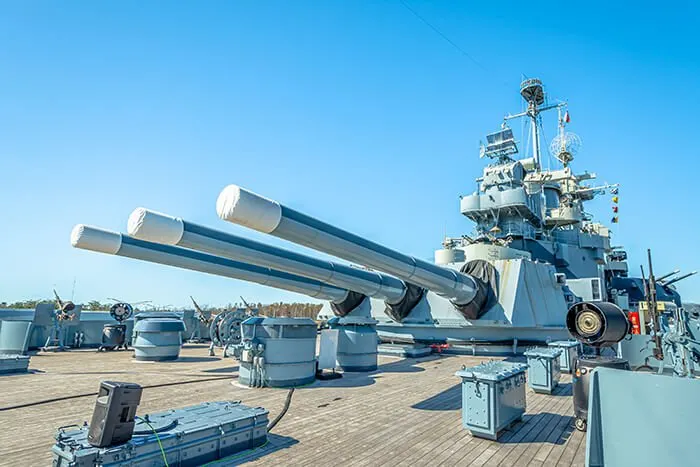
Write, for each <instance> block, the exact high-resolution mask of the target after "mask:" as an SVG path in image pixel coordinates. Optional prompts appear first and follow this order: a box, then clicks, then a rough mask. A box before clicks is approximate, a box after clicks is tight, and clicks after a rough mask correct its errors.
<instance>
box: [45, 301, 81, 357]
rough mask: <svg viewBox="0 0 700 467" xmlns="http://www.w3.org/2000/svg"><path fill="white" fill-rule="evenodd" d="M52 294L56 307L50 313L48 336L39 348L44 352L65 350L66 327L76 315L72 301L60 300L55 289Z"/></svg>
mask: <svg viewBox="0 0 700 467" xmlns="http://www.w3.org/2000/svg"><path fill="white" fill-rule="evenodd" d="M53 295H54V297H55V299H56V305H57V308H55V309H54V311H53V314H52V315H51V322H52V326H51V328H50V330H49V336H48V337H47V339H46V343H45V344H44V347H42V348H41V350H42V351H44V352H49V351H55V350H65V348H66V346H65V338H66V327H67V325H68V323H69V322H71V321H73V320H75V319H76V316H77V315H76V313H75V310H76V306H75V304H74V303H73V302H72V301H70V300H69V301H65V302H64V301H63V300H61V297H59V296H58V292H56V289H53Z"/></svg>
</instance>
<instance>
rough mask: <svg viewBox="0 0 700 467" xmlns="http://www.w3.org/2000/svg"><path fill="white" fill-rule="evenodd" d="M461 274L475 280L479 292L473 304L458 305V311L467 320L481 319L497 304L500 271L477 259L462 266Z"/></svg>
mask: <svg viewBox="0 0 700 467" xmlns="http://www.w3.org/2000/svg"><path fill="white" fill-rule="evenodd" d="M461 272H463V273H464V274H469V275H470V276H472V277H473V278H474V282H476V285H477V291H476V296H475V297H474V299H473V300H472V301H471V302H469V303H467V304H466V305H458V306H457V309H458V310H459V311H460V312H461V313H462V315H463V316H464V317H465V318H467V319H479V318H480V317H481V316H482V315H483V314H484V313H486V312H487V311H488V310H489V309H490V308H491V307H492V306H493V305H495V303H496V299H497V297H498V271H496V268H494V267H493V265H491V263H489V262H488V261H484V260H481V259H475V260H472V261H469V262H468V263H467V264H465V265H464V266H462V269H461Z"/></svg>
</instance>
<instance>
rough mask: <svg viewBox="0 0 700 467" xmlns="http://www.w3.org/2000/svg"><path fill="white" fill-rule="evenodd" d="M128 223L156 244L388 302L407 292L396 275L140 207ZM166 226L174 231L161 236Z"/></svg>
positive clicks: (133, 232)
mask: <svg viewBox="0 0 700 467" xmlns="http://www.w3.org/2000/svg"><path fill="white" fill-rule="evenodd" d="M133 217H137V218H138V221H136V220H132V218H133ZM129 226H130V228H129V234H130V235H132V236H134V237H135V238H139V239H142V240H147V241H153V242H158V243H164V242H163V240H164V239H165V240H169V241H170V242H171V243H170V244H172V245H177V246H181V247H183V248H189V249H191V250H197V251H202V252H205V253H209V254H212V255H216V256H220V257H223V258H228V259H231V260H235V261H242V262H245V263H249V264H254V265H256V266H261V267H266V268H273V269H278V270H280V271H285V272H288V273H291V274H296V275H299V276H304V277H310V278H312V279H316V280H319V281H321V282H325V283H328V284H332V285H335V286H337V287H341V288H344V289H348V290H352V291H355V292H358V293H361V294H364V295H367V296H369V297H375V298H379V299H382V300H385V301H388V302H389V303H397V302H399V301H400V300H401V299H402V298H403V296H404V294H405V292H406V286H405V285H404V284H403V282H401V281H400V280H398V279H396V278H395V277H391V276H387V275H385V274H380V273H378V272H374V271H366V270H363V269H358V268H352V267H350V266H346V265H344V264H340V263H336V262H333V261H327V260H323V259H320V258H314V257H312V256H307V255H303V254H301V253H296V252H293V251H289V250H285V249H283V248H277V247H274V246H271V245H266V244H264V243H260V242H256V241H254V240H249V239H247V238H243V237H239V236H237V235H232V234H229V233H226V232H221V231H219V230H215V229H211V228H208V227H204V226H202V225H198V224H194V223H191V222H187V221H184V220H182V219H179V218H174V217H171V216H167V215H165V214H161V213H157V212H153V211H150V210H146V209H143V208H139V209H137V210H135V211H134V212H133V214H132V216H131V218H130V221H129ZM165 229H168V231H173V234H172V235H167V236H166V235H163V232H162V231H163V230H165ZM178 237H179V238H178Z"/></svg>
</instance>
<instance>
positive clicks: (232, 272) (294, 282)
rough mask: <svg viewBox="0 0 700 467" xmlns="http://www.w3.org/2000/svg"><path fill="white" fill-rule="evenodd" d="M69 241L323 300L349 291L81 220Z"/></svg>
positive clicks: (339, 297) (336, 299) (85, 247)
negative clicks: (146, 239)
mask: <svg viewBox="0 0 700 467" xmlns="http://www.w3.org/2000/svg"><path fill="white" fill-rule="evenodd" d="M70 241H71V244H72V245H73V246H74V247H76V248H81V249H83V250H91V251H97V252H99V253H107V254H110V255H117V256H124V257H127V258H133V259H139V260H142V261H147V262H150V263H158V264H164V265H167V266H174V267H177V268H181V269H189V270H191V271H199V272H204V273H207V274H213V275H216V276H223V277H229V278H231V279H240V280H244V281H249V282H255V283H258V284H261V285H268V286H271V287H276V288H278V289H284V290H289V291H291V292H298V293H302V294H305V295H308V296H310V297H314V298H319V299H322V300H330V301H331V302H334V303H341V302H343V301H344V300H345V299H346V298H347V296H348V294H349V292H348V291H347V290H345V289H341V288H339V287H335V286H332V285H330V284H325V283H323V282H320V281H317V280H314V279H309V278H307V277H300V276H295V275H294V274H289V273H286V272H282V271H277V270H274V269H270V268H263V267H260V266H255V265H252V264H247V263H242V262H239V261H232V260H230V259H226V258H221V257H218V256H214V255H209V254H206V253H201V252H199V251H193V250H188V249H185V248H180V247H176V246H171V245H161V244H159V243H152V242H147V241H144V240H139V239H137V238H133V237H130V236H128V235H123V234H120V233H118V232H113V231H110V230H104V229H100V228H97V227H91V226H87V225H83V224H78V225H76V226H75V227H74V228H73V231H72V232H71V238H70Z"/></svg>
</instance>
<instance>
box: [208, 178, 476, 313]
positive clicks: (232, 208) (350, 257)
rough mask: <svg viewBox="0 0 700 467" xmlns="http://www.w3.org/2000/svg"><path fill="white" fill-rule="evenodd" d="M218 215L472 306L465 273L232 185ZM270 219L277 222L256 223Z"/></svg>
mask: <svg viewBox="0 0 700 467" xmlns="http://www.w3.org/2000/svg"><path fill="white" fill-rule="evenodd" d="M217 212H218V213H219V217H221V218H222V219H224V220H226V221H229V222H233V223H237V224H241V225H245V226H248V227H251V228H254V229H257V230H260V231H262V232H266V233H269V234H272V235H275V236H277V237H280V238H283V239H285V240H289V241H292V242H295V243H298V244H299V245H304V246H307V247H309V248H313V249H315V250H318V251H321V252H323V253H327V254H330V255H334V256H337V257H339V258H343V259H345V260H347V261H354V262H356V263H359V264H362V265H364V266H369V267H371V268H374V269H377V270H379V271H382V272H385V273H387V274H391V275H394V276H396V277H398V278H400V279H402V280H404V281H406V282H410V283H413V284H416V285H418V286H421V287H424V288H426V289H429V290H432V291H434V292H435V293H437V294H439V295H441V296H443V297H445V298H448V299H449V300H452V301H453V302H455V303H456V304H459V305H464V304H467V303H469V302H471V301H472V299H473V298H474V296H475V295H476V284H475V283H474V280H473V279H472V278H471V277H469V276H467V275H465V274H461V273H460V272H458V271H455V270H452V269H448V268H443V267H441V266H437V265H435V264H432V263H429V262H427V261H424V260H422V259H419V258H415V257H412V256H408V255H404V254H403V253H399V252H398V251H395V250H391V249H389V248H386V247H384V246H382V245H379V244H377V243H374V242H371V241H369V240H367V239H364V238H362V237H359V236H357V235H354V234H352V233H350V232H347V231H345V230H341V229H339V228H337V227H334V226H332V225H330V224H326V223H325V222H321V221H319V220H317V219H314V218H313V217H310V216H307V215H305V214H302V213H300V212H298V211H295V210H293V209H290V208H288V207H286V206H283V205H281V204H279V203H277V202H276V201H271V200H268V199H266V198H263V197H262V196H259V195H257V194H255V193H252V192H250V191H248V190H245V189H243V188H240V187H238V186H236V185H229V186H228V187H226V188H224V190H223V191H222V192H221V194H220V195H219V200H218V201H217ZM275 215H276V216H277V219H275V221H276V222H274V221H273V222H272V223H268V222H264V223H260V222H256V220H257V219H258V218H260V217H265V218H268V217H273V216H275ZM270 227H272V228H270Z"/></svg>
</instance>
